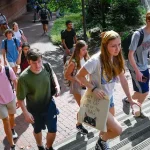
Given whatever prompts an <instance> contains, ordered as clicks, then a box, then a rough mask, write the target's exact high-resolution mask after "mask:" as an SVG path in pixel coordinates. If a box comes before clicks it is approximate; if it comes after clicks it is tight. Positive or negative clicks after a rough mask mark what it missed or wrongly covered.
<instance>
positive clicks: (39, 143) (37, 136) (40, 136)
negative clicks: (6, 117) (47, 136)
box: [33, 132, 43, 146]
mask: <svg viewBox="0 0 150 150" xmlns="http://www.w3.org/2000/svg"><path fill="white" fill-rule="evenodd" d="M33 135H34V137H35V140H36V143H37V145H38V146H42V145H43V144H42V133H41V132H40V133H37V134H36V133H34V132H33Z"/></svg>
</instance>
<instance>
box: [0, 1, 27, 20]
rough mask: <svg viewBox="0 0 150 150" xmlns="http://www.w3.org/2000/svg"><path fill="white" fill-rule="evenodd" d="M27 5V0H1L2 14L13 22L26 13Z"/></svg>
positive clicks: (0, 9) (0, 10)
mask: <svg viewBox="0 0 150 150" xmlns="http://www.w3.org/2000/svg"><path fill="white" fill-rule="evenodd" d="M26 4H27V0H0V12H1V13H2V14H4V15H5V16H6V17H7V19H8V22H11V21H12V20H14V19H16V18H18V17H20V16H21V15H22V14H23V13H25V12H26Z"/></svg>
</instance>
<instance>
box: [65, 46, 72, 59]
mask: <svg viewBox="0 0 150 150" xmlns="http://www.w3.org/2000/svg"><path fill="white" fill-rule="evenodd" d="M69 50H70V54H68V53H67V52H66V50H64V56H66V57H67V56H69V55H72V54H73V52H74V47H72V48H70V49H69Z"/></svg>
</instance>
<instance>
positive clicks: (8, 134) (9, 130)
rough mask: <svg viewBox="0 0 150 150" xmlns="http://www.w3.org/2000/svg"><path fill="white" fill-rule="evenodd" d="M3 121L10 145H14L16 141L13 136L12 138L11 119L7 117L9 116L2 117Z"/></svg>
mask: <svg viewBox="0 0 150 150" xmlns="http://www.w3.org/2000/svg"><path fill="white" fill-rule="evenodd" d="M2 121H3V125H4V131H5V134H6V137H7V140H8V142H9V144H10V146H13V145H14V141H13V138H12V132H11V126H10V120H9V118H8V117H7V118H4V119H2Z"/></svg>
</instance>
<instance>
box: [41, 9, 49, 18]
mask: <svg viewBox="0 0 150 150" xmlns="http://www.w3.org/2000/svg"><path fill="white" fill-rule="evenodd" d="M40 16H41V19H42V20H47V11H46V9H41V13H40Z"/></svg>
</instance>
